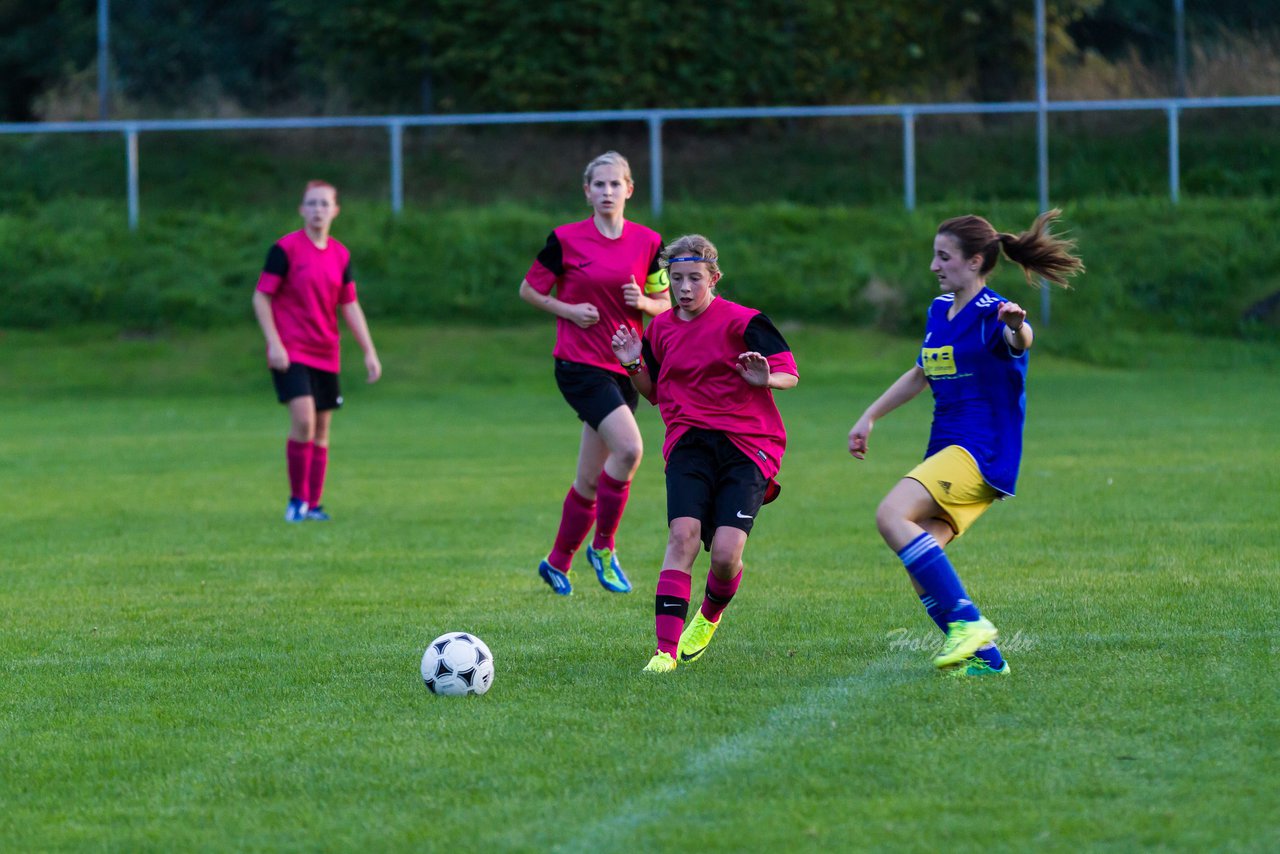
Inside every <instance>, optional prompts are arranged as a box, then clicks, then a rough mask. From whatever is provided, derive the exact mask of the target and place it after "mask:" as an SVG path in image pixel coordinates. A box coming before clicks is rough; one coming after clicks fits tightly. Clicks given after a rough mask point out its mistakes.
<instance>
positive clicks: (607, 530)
mask: <svg viewBox="0 0 1280 854" xmlns="http://www.w3.org/2000/svg"><path fill="white" fill-rule="evenodd" d="M630 494H631V481H629V480H616V479H614V478H613V477H610V475H609V473H608V472H607V471H601V472H600V486H599V487H598V488H597V490H596V535H595V539H594V540H592V542H591V545H592V546H593V547H594V548H597V549H611V548H613V536H614V534H616V533H617V532H618V523H619V522H621V521H622V511H623V510H625V509H626V508H627V496H628V495H630Z"/></svg>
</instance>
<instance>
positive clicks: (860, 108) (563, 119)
mask: <svg viewBox="0 0 1280 854" xmlns="http://www.w3.org/2000/svg"><path fill="white" fill-rule="evenodd" d="M1238 108H1280V96H1245V97H1170V99H1121V100H1110V101H1044V102H1039V101H1009V102H1002V104H892V105H878V104H876V105H872V104H867V105H844V106H759V108H709V109H672V110H584V111H577V113H475V114H460V115H434V114H433V115H376V117H365V115H344V117H329V118H279V119H138V120H115V122H27V123H0V133H3V134H18V133H24V134H41V133H123V134H124V145H125V178H127V184H128V191H127V198H128V211H129V228H131V229H136V228H137V225H138V205H140V201H138V169H140V164H138V136H140V134H142V133H154V132H175V131H177V132H188V131H195V132H201V131H204V132H209V131H291V129H324V128H385V129H387V132H388V138H389V146H390V151H389V154H390V206H392V210H393V211H394V213H399V211H401V210H402V209H403V205H404V169H403V164H404V157H403V133H404V128H430V127H467V125H500V124H566V123H585V122H637V123H644V124H645V125H648V128H649V157H650V169H649V173H650V175H649V179H650V200H652V202H650V204H652V207H653V213H654V216H660V215H662V206H663V193H662V189H663V168H662V150H663V149H662V127H663V124H664V123H667V122H696V120H708V119H805V118H868V117H881V118H883V117H896V118H899V119H900V120H901V123H902V204H904V205H905V206H906V209H908V210H914V209H915V120H916V119H918V118H919V117H933V115H1001V114H1004V115H1009V114H1047V113H1096V111H1152V110H1156V111H1164V113H1165V114H1166V117H1167V124H1169V197H1170V200H1171V201H1172V202H1175V204H1176V202H1178V196H1179V115H1180V114H1181V113H1183V111H1185V110H1204V109H1238ZM1046 133H1047V132H1046V131H1044V128H1043V122H1041V127H1039V129H1038V134H1039V136H1044V134H1046ZM1039 142H1041V146H1043V140H1041V141H1039ZM1047 181H1048V177H1047V174H1046V173H1044V172H1043V170H1042V174H1041V175H1039V184H1042V186H1041V187H1039V198H1047V197H1048V187H1047V186H1044V184H1047Z"/></svg>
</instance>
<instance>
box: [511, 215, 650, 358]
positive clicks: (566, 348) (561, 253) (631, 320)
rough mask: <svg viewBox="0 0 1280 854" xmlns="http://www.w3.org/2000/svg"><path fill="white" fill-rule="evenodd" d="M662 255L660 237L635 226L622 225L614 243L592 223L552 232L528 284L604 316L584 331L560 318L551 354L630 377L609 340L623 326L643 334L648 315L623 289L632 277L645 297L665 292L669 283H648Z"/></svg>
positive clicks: (570, 224)
mask: <svg viewBox="0 0 1280 854" xmlns="http://www.w3.org/2000/svg"><path fill="white" fill-rule="evenodd" d="M661 252H662V238H661V237H660V236H659V235H658V233H657V232H656V231H654V230H653V229H650V228H645V227H644V226H643V225H640V224H639V223H634V222H624V223H623V225H622V235H621V236H620V237H618V238H616V239H615V238H611V237H605V236H604V235H603V234H601V233H600V229H598V228H596V224H595V221H594V220H593V219H587V220H583V221H581V222H571V223H569V224H567V225H562V226H560V227H559V228H557V229H556V230H555V231H553V232H551V236H550V237H548V238H547V245H546V246H545V247H543V249H542V251H541V252H539V253H538V258H537V260H536V261H534V262H533V264H532V265H531V266H530V267H529V272H528V273H526V274H525V277H524V278H525V281H527V282H528V283H529V284H530V285H531V286H532V287H533V289H534V290H535V291H537V292H538V293H540V294H549V293H551V289H552V288H555V289H556V299H558V300H560V301H561V302H567V303H584V302H587V303H591V304H592V305H594V306H595V307H596V310H597V311H598V312H600V322H599V323H596V324H595V325H593V326H590V327H588V328H586V329H583V328H582V327H580V326H578V324H576V323H574V322H573V321H570V320H565V319H564V318H562V317H561V318H556V346H555V350H554V351H553V352H554V355H555V357H556V358H557V359H564V360H565V361H567V362H577V363H579V364H583V365H594V366H595V367H597V368H604V369H605V370H607V371H612V372H614V373H619V374H625V373H626V372H625V371H624V370H623V369H622V368H621V367H620V366H619V365H618V359H617V357H616V356H614V355H613V347H612V345H611V344H610V341H611V339H612V338H613V333H614V332H615V331H616V330H617V328H618V327H619V326H620V325H622V324H624V323H625V324H626V325H627V326H630V327H631V329H632V330H633V331H634V332H635V334H636V335H639V334H640V329H641V325H642V321H643V319H644V315H643V313H642V312H641V311H640V310H639V309H635V308H631V307H630V306H628V305H627V304H626V302H624V301H623V298H622V286H623V285H625V284H627V283H628V282H630V281H631V280H632V278H633V277H634V278H635V281H636V284H638V285H640V287H641V288H643V289H644V290H645V293H646V294H655V293H660V292H662V291H665V290H666V285H665V284H662V285H658V284H657V283H656V282H654V283H646V279H648V277H649V276H650V275H651V274H654V273H657V272H658V270H659V267H658V255H659V253H661Z"/></svg>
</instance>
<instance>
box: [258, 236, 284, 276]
mask: <svg viewBox="0 0 1280 854" xmlns="http://www.w3.org/2000/svg"><path fill="white" fill-rule="evenodd" d="M262 272H264V273H273V274H274V275H277V276H279V277H280V278H282V279H283V278H284V277H285V276H286V275H288V273H289V256H288V255H285V254H284V250H283V249H281V248H280V244H279V243H273V244H271V248H270V249H268V250H267V263H266V264H264V265H263V267H262Z"/></svg>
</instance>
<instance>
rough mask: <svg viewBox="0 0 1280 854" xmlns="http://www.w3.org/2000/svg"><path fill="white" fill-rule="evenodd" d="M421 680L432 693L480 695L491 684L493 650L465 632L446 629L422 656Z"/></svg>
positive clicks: (452, 695)
mask: <svg viewBox="0 0 1280 854" xmlns="http://www.w3.org/2000/svg"><path fill="white" fill-rule="evenodd" d="M422 681H423V682H424V683H426V686H427V690H428V691H430V692H431V693H432V694H445V695H447V696H451V697H456V696H461V695H463V694H483V693H484V692H485V691H488V690H489V686H490V685H492V684H493V653H491V652H489V647H488V646H486V645H485V642H484V641H482V640H480V638H478V637H476V636H475V635H469V634H467V633H466V632H449V633H448V634H443V635H441V636H440V637H438V638H436V639H435V640H433V641H432V642H431V644H430V645H429V646H428V647H427V651H426V652H425V653H423V655H422Z"/></svg>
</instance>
